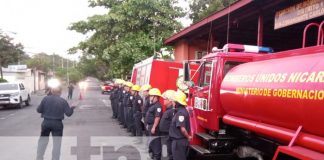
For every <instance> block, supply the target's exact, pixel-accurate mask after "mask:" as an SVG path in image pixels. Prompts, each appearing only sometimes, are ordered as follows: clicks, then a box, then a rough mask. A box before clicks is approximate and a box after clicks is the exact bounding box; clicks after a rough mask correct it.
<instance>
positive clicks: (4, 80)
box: [0, 78, 8, 83]
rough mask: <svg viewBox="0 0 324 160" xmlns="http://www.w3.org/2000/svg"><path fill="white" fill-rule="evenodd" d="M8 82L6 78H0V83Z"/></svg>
mask: <svg viewBox="0 0 324 160" xmlns="http://www.w3.org/2000/svg"><path fill="white" fill-rule="evenodd" d="M5 82H8V81H7V80H6V79H3V78H0V83H5Z"/></svg>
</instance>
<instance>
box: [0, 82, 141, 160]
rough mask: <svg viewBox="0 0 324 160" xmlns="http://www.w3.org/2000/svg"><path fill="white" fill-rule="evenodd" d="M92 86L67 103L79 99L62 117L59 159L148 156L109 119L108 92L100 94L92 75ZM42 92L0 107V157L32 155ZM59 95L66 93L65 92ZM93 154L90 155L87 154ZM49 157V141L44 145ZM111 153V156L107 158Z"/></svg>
mask: <svg viewBox="0 0 324 160" xmlns="http://www.w3.org/2000/svg"><path fill="white" fill-rule="evenodd" d="M90 81H92V82H91V84H92V85H93V88H92V89H91V90H88V91H85V93H84V96H83V99H82V100H78V96H79V90H76V91H75V94H74V98H73V100H70V101H69V103H79V105H78V107H77V108H76V110H75V112H74V114H73V115H72V117H68V118H66V119H65V120H64V122H63V123H64V138H63V143H62V155H61V157H62V159H63V160H65V159H67V160H92V159H93V160H102V159H105V160H106V159H118V157H120V156H124V158H126V157H127V158H129V159H147V154H146V148H145V144H139V145H138V144H135V142H136V141H137V140H138V139H137V138H132V137H129V136H128V135H129V133H127V132H126V131H125V129H122V128H121V127H120V126H119V125H118V123H117V122H116V120H113V119H111V116H112V110H111V105H110V101H109V95H102V94H101V92H100V90H98V87H95V84H96V83H97V85H99V82H98V81H97V80H93V79H91V80H90ZM43 97H44V95H40V94H36V95H33V96H32V102H31V106H28V107H25V108H23V109H3V108H0V157H1V158H0V159H1V160H17V159H22V160H23V159H26V160H27V159H35V154H36V148H37V141H38V136H39V133H40V125H41V122H42V119H41V118H40V115H39V114H38V113H37V112H36V108H37V106H38V104H39V103H40V101H41V99H42V98H43ZM62 97H67V95H66V93H64V94H63V95H62ZM90 155H92V156H90ZM46 157H47V159H50V157H51V143H50V144H49V147H48V149H47V155H46ZM108 157H110V158H108Z"/></svg>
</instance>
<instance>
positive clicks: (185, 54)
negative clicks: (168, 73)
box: [174, 40, 207, 61]
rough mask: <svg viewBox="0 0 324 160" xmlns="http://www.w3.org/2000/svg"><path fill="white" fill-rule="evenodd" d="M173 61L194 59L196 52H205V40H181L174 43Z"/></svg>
mask: <svg viewBox="0 0 324 160" xmlns="http://www.w3.org/2000/svg"><path fill="white" fill-rule="evenodd" d="M174 51H175V52H174V57H175V61H183V60H193V59H196V52H197V51H199V52H206V51H207V42H206V41H202V40H199V41H198V40H197V41H190V42H188V41H186V40H181V41H179V42H178V43H176V44H175V45H174Z"/></svg>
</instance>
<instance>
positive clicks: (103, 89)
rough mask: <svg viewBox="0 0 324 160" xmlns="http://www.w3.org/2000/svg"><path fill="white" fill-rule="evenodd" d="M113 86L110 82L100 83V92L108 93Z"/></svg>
mask: <svg viewBox="0 0 324 160" xmlns="http://www.w3.org/2000/svg"><path fill="white" fill-rule="evenodd" d="M113 88H114V84H113V83H112V82H105V83H103V85H101V93H102V94H105V93H110V92H111V91H112V90H113Z"/></svg>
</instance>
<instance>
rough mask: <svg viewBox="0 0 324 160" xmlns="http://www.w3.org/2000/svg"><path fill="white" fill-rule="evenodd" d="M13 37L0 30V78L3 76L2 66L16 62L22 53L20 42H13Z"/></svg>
mask: <svg viewBox="0 0 324 160" xmlns="http://www.w3.org/2000/svg"><path fill="white" fill-rule="evenodd" d="M12 41H13V38H11V37H9V36H8V35H6V34H3V33H2V32H1V30H0V75H1V76H0V78H3V74H2V67H4V66H7V65H8V64H11V63H18V61H19V60H20V57H21V56H23V55H24V51H23V49H24V47H23V45H22V44H20V43H18V44H14V43H13V42H12Z"/></svg>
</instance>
